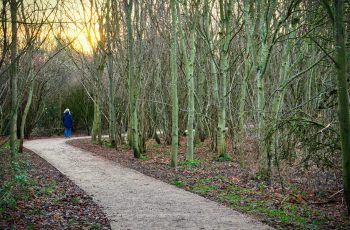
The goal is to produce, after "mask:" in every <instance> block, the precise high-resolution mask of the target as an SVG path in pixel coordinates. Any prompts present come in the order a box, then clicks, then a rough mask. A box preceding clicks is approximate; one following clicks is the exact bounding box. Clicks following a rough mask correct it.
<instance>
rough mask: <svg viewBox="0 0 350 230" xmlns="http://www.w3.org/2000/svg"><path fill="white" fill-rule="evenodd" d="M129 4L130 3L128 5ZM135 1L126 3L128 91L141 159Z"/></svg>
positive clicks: (134, 140) (136, 150)
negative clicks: (134, 38)
mask: <svg viewBox="0 0 350 230" xmlns="http://www.w3.org/2000/svg"><path fill="white" fill-rule="evenodd" d="M128 2H129V3H128ZM132 7H133V1H132V0H129V1H127V0H126V1H125V10H126V24H127V30H128V35H127V36H128V91H129V108H130V109H129V111H130V119H129V123H130V128H131V130H130V132H129V131H128V134H129V133H130V135H131V140H132V141H131V142H132V143H131V146H132V149H133V152H134V157H135V158H140V156H141V152H140V147H139V134H138V119H137V94H138V93H137V89H136V84H137V82H136V80H135V71H134V69H135V62H134V50H133V49H134V48H133V42H134V40H133V31H132V25H131V14H132Z"/></svg>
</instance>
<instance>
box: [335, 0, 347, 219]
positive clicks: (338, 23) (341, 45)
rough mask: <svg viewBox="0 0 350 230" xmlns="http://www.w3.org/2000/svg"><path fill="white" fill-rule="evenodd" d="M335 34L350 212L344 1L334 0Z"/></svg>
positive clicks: (339, 103) (340, 124) (341, 125)
mask: <svg viewBox="0 0 350 230" xmlns="http://www.w3.org/2000/svg"><path fill="white" fill-rule="evenodd" d="M334 12H335V13H334V27H335V30H334V36H335V49H336V64H335V67H336V70H337V88H338V119H339V126H340V136H341V145H342V152H343V185H344V196H345V201H346V205H347V209H348V213H350V119H349V96H348V83H347V77H348V76H347V74H346V71H347V67H346V65H347V60H346V59H347V58H346V51H345V50H346V48H345V34H344V1H343V0H334Z"/></svg>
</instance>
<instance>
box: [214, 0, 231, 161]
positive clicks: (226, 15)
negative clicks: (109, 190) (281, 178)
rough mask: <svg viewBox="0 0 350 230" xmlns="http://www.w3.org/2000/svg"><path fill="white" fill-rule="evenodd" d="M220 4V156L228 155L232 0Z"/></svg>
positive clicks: (218, 127)
mask: <svg viewBox="0 0 350 230" xmlns="http://www.w3.org/2000/svg"><path fill="white" fill-rule="evenodd" d="M219 4H220V6H219V7H220V33H219V35H220V81H219V84H220V88H219V109H218V126H217V129H218V133H217V153H218V156H219V157H226V156H227V152H226V143H225V136H226V135H225V134H226V130H225V127H226V97H227V95H226V92H227V89H226V87H227V86H226V81H227V72H228V46H229V42H230V38H231V36H230V34H231V32H230V31H231V28H229V27H230V25H229V23H230V18H231V8H232V0H229V1H228V3H227V5H226V2H225V4H224V2H223V0H220V1H219Z"/></svg>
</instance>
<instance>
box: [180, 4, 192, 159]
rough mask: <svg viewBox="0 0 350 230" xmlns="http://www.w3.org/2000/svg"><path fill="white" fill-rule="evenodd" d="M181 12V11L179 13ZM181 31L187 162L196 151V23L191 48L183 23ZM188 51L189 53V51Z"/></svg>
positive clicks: (190, 36)
mask: <svg viewBox="0 0 350 230" xmlns="http://www.w3.org/2000/svg"><path fill="white" fill-rule="evenodd" d="M184 7H185V10H184V11H185V13H184V14H185V15H186V16H187V17H188V16H189V15H188V9H187V5H185V6H184ZM179 12H180V11H179ZM192 21H193V18H192ZM179 25H180V26H179V27H180V31H181V48H182V53H183V57H184V63H185V76H186V82H187V90H188V93H187V104H188V106H187V110H188V113H187V133H186V136H187V150H186V160H193V150H194V129H193V128H194V127H193V125H194V110H195V108H194V76H193V71H194V59H195V55H196V44H195V40H196V29H195V25H194V22H192V23H190V29H189V33H190V34H189V46H188V47H187V45H186V35H185V31H184V28H183V26H182V23H180V24H179ZM187 50H188V51H187Z"/></svg>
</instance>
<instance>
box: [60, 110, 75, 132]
mask: <svg viewBox="0 0 350 230" xmlns="http://www.w3.org/2000/svg"><path fill="white" fill-rule="evenodd" d="M62 122H63V126H64V127H65V128H67V129H71V128H72V126H73V118H72V115H71V114H70V112H68V111H67V112H65V113H64V114H63V118H62Z"/></svg>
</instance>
